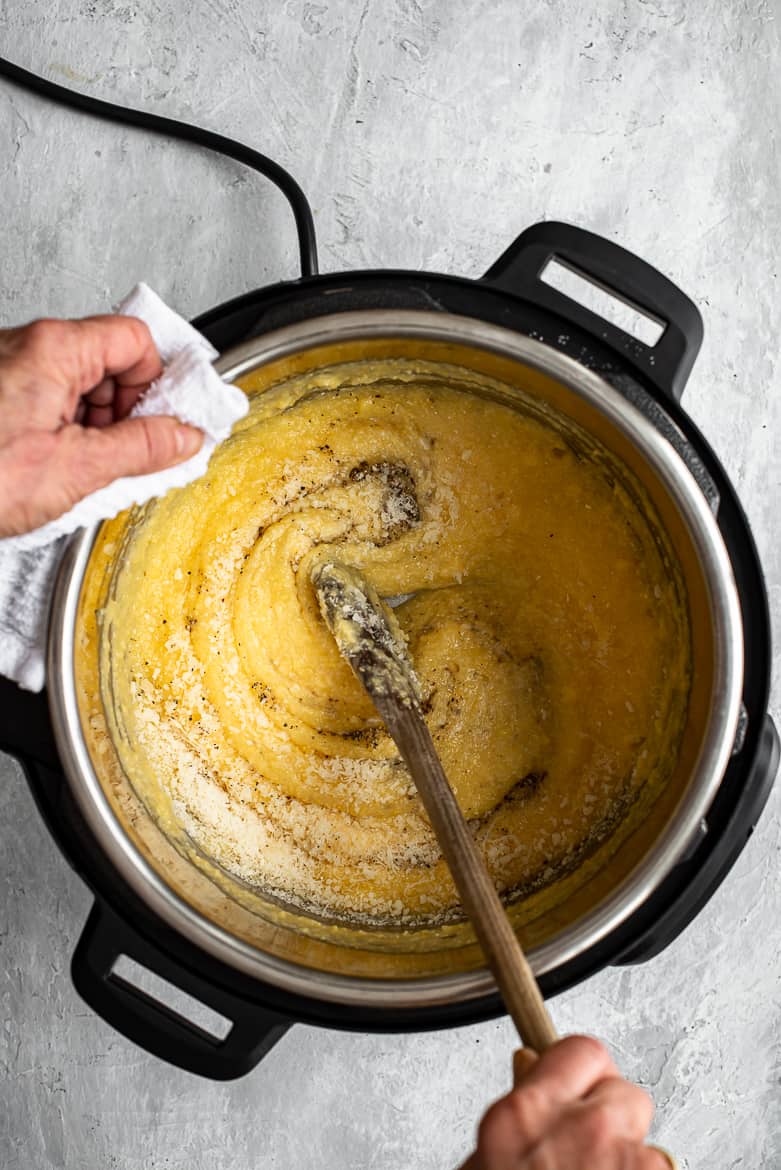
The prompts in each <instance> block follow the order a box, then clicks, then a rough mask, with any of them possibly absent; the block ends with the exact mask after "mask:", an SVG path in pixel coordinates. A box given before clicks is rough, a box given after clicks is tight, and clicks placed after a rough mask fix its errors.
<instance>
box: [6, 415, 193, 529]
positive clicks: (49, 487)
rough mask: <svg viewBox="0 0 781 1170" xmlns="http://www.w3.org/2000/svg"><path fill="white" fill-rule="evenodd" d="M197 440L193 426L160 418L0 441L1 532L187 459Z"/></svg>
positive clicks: (34, 524) (37, 522)
mask: <svg viewBox="0 0 781 1170" xmlns="http://www.w3.org/2000/svg"><path fill="white" fill-rule="evenodd" d="M202 442H203V434H202V432H201V431H199V430H197V429H196V428H195V427H190V426H186V425H185V424H183V423H179V422H178V421H177V420H176V419H173V418H162V417H160V418H138V419H125V420H124V421H123V422H119V423H114V424H113V425H112V426H109V427H105V428H103V429H96V428H94V427H80V426H77V425H70V426H66V427H62V428H61V429H60V430H59V431H57V432H56V433H54V432H44V431H35V432H32V433H29V434H26V435H22V436H20V437H19V438H17V439H14V440H12V441H11V442H9V443H6V444H3V445H0V489H2V496H3V507H2V509H1V510H0V536H15V535H18V534H19V533H21V532H30V531H32V529H34V528H39V527H40V526H41V525H42V524H46V523H47V522H48V521H49V520H54V519H55V518H56V517H57V516H61V515H62V514H63V513H64V512H67V511H68V510H69V509H70V508H72V507H73V505H74V504H76V503H77V502H78V501H79V500H81V499H83V498H84V496H87V495H89V494H90V492H93V491H96V490H97V489H98V488H101V487H105V485H106V484H108V483H111V482H112V481H113V480H115V479H117V478H118V477H120V476H124V475H143V474H146V473H148V472H151V471H160V470H162V469H163V468H165V467H171V466H173V465H174V464H176V463H180V462H182V461H183V460H185V459H189V458H190V457H191V456H192V455H194V454H195V453H196V451H198V450H199V449H200V447H201V444H202Z"/></svg>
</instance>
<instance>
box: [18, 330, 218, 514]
mask: <svg viewBox="0 0 781 1170" xmlns="http://www.w3.org/2000/svg"><path fill="white" fill-rule="evenodd" d="M161 368H162V367H161V364H160V357H159V354H158V352H157V350H156V348H155V344H154V342H153V341H152V336H151V334H150V332H149V330H148V329H147V327H146V325H145V324H144V323H143V321H139V320H138V319H137V318H135V317H111V316H105V317H87V318H85V319H84V320H81V321H58V320H45V321H33V322H32V324H30V325H24V326H22V327H21V328H19V329H2V330H0V536H14V535H18V534H19V533H22V532H30V531H31V530H32V529H34V528H39V527H40V526H41V525H42V524H45V523H46V522H47V521H49V520H54V519H55V518H56V517H57V516H61V515H62V514H63V513H64V512H67V511H69V509H70V508H72V507H73V505H74V504H75V503H77V502H78V501H79V500H80V499H82V498H83V497H84V496H87V495H89V494H90V493H91V492H93V491H95V490H96V489H97V488H100V487H104V486H105V485H106V484H108V483H111V482H112V480H115V479H117V478H119V477H120V476H123V475H143V474H146V473H147V472H151V471H161V470H162V469H163V468H165V467H170V466H172V465H173V464H175V463H181V462H183V461H184V460H185V459H189V458H190V457H191V456H192V455H194V454H195V453H196V451H198V449H199V448H200V446H201V443H202V441H203V434H202V432H201V431H199V430H198V429H197V428H195V427H191V426H187V425H185V424H184V423H180V422H178V421H177V420H176V419H173V418H165V417H160V418H134V419H129V418H128V417H127V415H128V414H129V413H130V411H131V409H132V408H133V406H134V405H135V403H136V401H137V400H138V399H139V398H140V397H141V395H142V394H143V393H144V391H145V390H146V389H147V387H148V386H149V383H150V382H152V381H153V380H154V379H155V378H156V377H158V375H159V374H160V373H161Z"/></svg>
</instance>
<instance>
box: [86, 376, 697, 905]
mask: <svg viewBox="0 0 781 1170" xmlns="http://www.w3.org/2000/svg"><path fill="white" fill-rule="evenodd" d="M470 378H471V376H470V375H468V374H467V373H466V371H463V370H459V369H458V368H456V367H452V368H450V367H447V366H445V365H443V364H441V363H429V364H428V365H427V364H426V363H422V362H419V363H416V366H415V368H414V369H412V368H410V367H409V366H408V365H407V364H405V362H404V361H403V360H401V359H393V360H389V361H384V362H382V363H370V362H354V363H349V364H345V365H343V366H341V367H331V368H329V369H328V370H325V371H323V372H321V373H319V374H318V373H314V374H312V373H310V374H307V375H301V376H297V377H293V378H290V379H289V380H287V381H286V382H284V383H283V384H281V385H278V386H276V387H275V388H272V389H269V390H266V391H264V392H263V393H260V394H256V395H252V394H251V409H250V413H249V414H248V416H247V417H246V418H245V419H243V420H242V421H241V422H240V423H239V424H238V425H237V426H236V428H235V429H234V432H233V435H232V436H231V438H230V439H229V440H228V441H227V442H225V443H224V444H222V446H221V447H220V448H219V449H218V450H217V451H216V453H215V454H214V456H213V458H212V461H211V464H210V466H209V470H208V473H207V475H206V476H204V477H203V478H202V479H201V480H199V481H197V482H195V483H193V484H191V485H190V486H188V487H186V488H183V489H181V490H177V491H173V492H171V493H169V494H168V495H167V496H166V497H165V498H163V499H162V500H159V501H157V502H156V503H154V504H153V505H149V506H147V507H146V508H145V509H144V510H143V513H142V514H141V515H140V516H139V521H138V522H137V523H135V524H133V525H132V526H131V529H130V530H129V536H128V538H127V541H126V545H125V547H124V549H123V551H122V556H121V558H119V560H118V563H117V567H116V569H115V571H114V578H113V582H112V589H111V594H110V597H109V599H108V601H107V603H106V607H105V611H104V612H103V613H102V615H101V619H100V620H101V624H102V630H103V637H102V650H101V654H102V657H101V678H102V686H103V691H104V703H105V707H106V710H107V712H108V717H109V721H110V722H113V724H114V726H113V738H114V742H115V744H116V745H117V750H118V752H119V755H120V758H121V761H122V765H123V768H124V770H125V772H126V774H127V776H128V777H129V778H130V779H131V781H132V783H133V785H134V787H135V789H136V791H137V792H138V793H140V794H141V796H142V797H143V799H144V800H145V802H146V804H147V806H148V807H149V808H150V810H151V811H153V812H154V814H155V816H156V817H158V819H159V820H160V822H161V823H166V822H167V823H169V824H171V823H174V822H175V823H176V824H177V825H178V826H179V827H180V828H181V829H182V830H183V832H184V834H185V835H186V837H187V839H188V840H189V841H190V842H191V843H192V845H193V848H194V849H196V850H197V851H198V852H199V853H200V854H201V855H203V856H204V857H206V858H208V859H210V861H211V862H213V863H214V865H215V866H216V867H217V868H218V869H219V870H220V871H224V872H226V873H227V874H230V875H233V876H235V877H238V878H239V879H241V880H242V882H244V883H246V884H248V885H249V886H251V887H254V888H257V889H260V890H263V891H264V892H266V893H268V894H272V895H274V896H275V897H277V898H279V899H282V900H283V901H284V902H285V903H287V904H291V905H293V906H296V907H300V908H303V909H305V910H307V911H311V912H313V913H316V914H318V915H323V916H326V917H327V918H329V919H331V920H333V919H336V920H344V921H363V922H368V923H372V922H376V923H382V924H393V923H399V924H416V923H424V922H438V921H443V920H447V919H448V918H449V917H453V916H455V915H457V914H458V905H457V899H456V895H455V891H454V888H453V885H452V882H451V880H450V877H449V874H448V873H447V870H446V867H445V865H444V862H443V861H442V858H441V855H440V853H439V849H438V847H437V844H436V841H435V839H434V837H433V834H432V831H431V828H430V826H429V824H428V822H427V820H426V817H425V814H424V812H423V810H422V807H421V805H420V802H419V799H418V797H417V794H416V792H415V790H414V787H413V785H412V783H411V780H410V777H409V775H408V773H407V771H406V768H405V767H404V765H403V764H402V763H401V761H400V760H399V758H398V755H397V753H396V750H395V747H394V745H393V743H392V741H391V740H390V738H389V737H388V735H387V734H386V732H385V730H384V728H383V727H382V725H381V723H380V722H379V720H378V718H377V716H376V715H375V713H374V710H373V708H372V706H371V703H370V702H369V700H368V698H367V697H366V695H365V694H364V692H363V691H362V689H361V686H360V685H359V683H358V682H357V681H356V679H355V678H354V676H353V674H352V672H351V670H350V668H349V666H348V665H347V664H346V663H345V662H344V661H343V660H342V659H341V658H340V656H339V653H338V651H337V648H336V645H335V643H334V641H333V638H332V637H331V635H330V633H329V631H328V629H327V627H326V625H325V624H324V622H323V620H322V617H321V615H320V612H319V608H318V604H317V599H316V597H315V594H314V591H313V587H312V584H311V581H312V573H313V571H314V570H315V569H316V566H317V564H318V562H320V561H322V560H323V559H324V558H336V559H338V560H339V561H340V562H343V563H345V564H347V565H352V566H355V567H356V568H358V569H360V570H361V571H362V572H363V573H364V574H365V575H366V577H367V578H368V579H369V580H370V581H371V582H372V583H373V585H374V586H375V587H376V589H377V590H378V592H379V593H380V595H381V596H382V597H383V598H386V599H390V601H391V604H392V605H393V607H394V612H395V616H396V618H397V620H398V623H399V626H400V628H401V630H402V632H403V634H404V636H405V638H406V640H407V644H408V648H409V653H410V656H411V659H412V661H413V663H414V667H415V671H416V673H417V676H418V678H419V679H420V682H421V686H422V689H423V699H424V711H425V714H426V719H427V722H428V725H429V727H430V729H431V732H432V735H433V737H434V741H435V744H436V747H437V750H438V752H439V754H440V756H441V758H442V761H443V764H444V767H445V770H446V772H447V774H448V776H449V778H450V781H451V783H452V785H453V787H454V789H455V792H456V795H457V797H458V800H459V802H460V804H461V807H462V808H463V810H464V813H465V814H466V816H467V818H468V819H469V821H470V824H471V826H472V828H473V831H474V834H475V837H476V840H477V842H478V843H479V846H480V848H481V850H482V851H483V854H484V856H485V859H486V861H487V863H488V866H489V869H490V871H491V873H492V874H493V876H494V878H495V880H496V882H497V884H498V886H499V887H500V889H501V890H503V891H506V892H507V893H508V895H513V896H517V897H522V896H523V895H524V893H526V892H530V891H532V890H536V889H539V888H541V886H544V885H545V884H546V883H547V882H550V881H552V880H554V879H555V878H558V877H559V876H561V874H562V873H566V872H568V870H571V869H572V868H573V867H576V866H577V865H579V864H580V863H581V862H582V860H583V859H584V857H586V856H588V854H589V851H593V850H594V849H595V848H597V847H598V846H599V845H600V844H601V843H603V842H604V841H605V840H606V838H607V837H608V836H609V835H610V834H611V833H613V832H614V830H615V828H616V825H618V824H620V823H621V821H622V818H625V817H626V815H627V813H628V810H630V809H631V808H632V807H633V806H635V805H636V803H637V801H638V800H639V799H640V796H641V795H642V793H643V792H645V791H646V790H647V789H648V787H649V786H650V785H654V784H655V785H658V784H660V783H662V782H663V781H664V779H665V769H666V768H667V769H668V770H669V767H672V765H673V764H674V751H673V754H672V756H671V755H670V751H671V745H672V747H673V748H674V746H675V742H676V737H677V736H679V735H680V732H681V727H682V722H683V719H684V717H685V710H686V701H687V692H688V674H687V663H688V654H689V632H688V623H687V615H686V606H685V603H684V602H683V601H682V587H681V584H680V579H679V576H678V574H677V572H676V571H675V567H674V565H673V564H672V563H671V554H670V552H669V549H667V548H666V546H665V543H664V539H663V537H662V536H660V533H659V532H658V531H657V530H656V528H655V527H654V524H653V520H652V513H651V510H650V507H648V508H645V507H640V506H638V499H639V498H640V497H639V496H638V495H637V493H633V491H631V490H627V488H626V486H625V484H624V483H622V481H621V479H620V478H619V477H617V476H616V475H615V474H614V473H610V472H609V468H608V464H607V462H606V461H605V460H603V459H601V458H599V457H597V455H598V452H595V450H594V449H592V451H591V453H589V451H588V450H587V449H586V446H587V445H586V446H583V447H581V448H579V446H578V443H577V442H576V441H573V439H572V435H571V434H565V433H564V431H563V430H562V429H561V428H559V427H557V425H556V423H555V419H553V418H551V419H548V420H546V419H544V418H542V417H540V416H539V415H538V414H537V415H535V413H534V412H533V411H527V410H525V409H524V406H523V400H522V396H520V397H519V399H518V405H517V408H514V407H513V406H511V405H509V404H508V402H507V401H506V397H505V399H504V400H502V401H500V400H498V398H497V397H494V396H492V393H491V385H490V379H479V383H478V381H476V380H475V379H471V381H470ZM244 384H245V386H246V387H247V388H248V390H249V391H250V393H251V390H252V376H251V375H250V376H249V378H248V379H247V380H246V381H245V383H244ZM627 474H628V473H627ZM639 490H640V489H639V488H638V489H637V491H638V492H639ZM109 635H110V636H109ZM665 761H668V763H665ZM669 761H672V762H669Z"/></svg>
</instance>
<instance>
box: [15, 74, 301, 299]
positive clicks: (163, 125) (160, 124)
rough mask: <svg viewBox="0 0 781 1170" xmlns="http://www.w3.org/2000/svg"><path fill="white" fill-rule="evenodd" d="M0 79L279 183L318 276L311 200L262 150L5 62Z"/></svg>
mask: <svg viewBox="0 0 781 1170" xmlns="http://www.w3.org/2000/svg"><path fill="white" fill-rule="evenodd" d="M0 76H2V77H6V78H8V80H9V81H12V82H14V84H16V85H20V86H22V87H23V88H24V89H29V90H31V91H32V92H33V93H37V94H40V96H41V97H45V98H50V99H51V100H52V101H54V102H59V103H60V104H61V105H65V106H72V107H73V108H74V109H76V110H82V111H83V112H84V113H87V114H92V115H93V116H94V117H96V118H104V119H106V120H107V121H109V122H123V123H125V124H126V125H128V126H138V127H139V128H140V129H142V130H151V131H152V132H153V133H155V134H165V135H167V136H168V137H169V138H180V139H182V140H183V141H184V142H193V143H195V145H196V146H205V147H206V148H207V149H208V150H213V151H216V152H217V153H218V154H224V155H227V156H228V158H233V159H235V160H236V161H237V162H240V163H244V165H245V166H248V167H251V168H252V170H254V171H257V172H258V174H261V175H263V176H264V177H265V178H267V179H269V180H270V181H271V182H272V183H274V184H275V185H276V186H277V187H278V188H279V190H280V191H281V192H282V194H283V195H284V196H285V198H286V199H287V201H288V203H289V204H290V209H291V211H292V212H293V216H294V218H295V221H296V231H297V233H298V247H299V252H300V255H301V275H302V276H315V275H317V271H318V264H317V241H316V238H315V224H314V219H313V217H312V209H311V207H310V206H309V202H308V200H307V198H306V195H305V194H304V192H303V191H302V190H301V188H300V187H299V185H298V183H297V182H296V180H295V179H294V178H293V176H292V175H291V174H289V173H288V172H287V171H286V170H285V169H284V167H281V166H280V165H279V163H276V162H274V161H273V159H270V158H267V157H266V155H265V154H260V152H259V151H257V150H252V149H251V148H250V147H249V146H245V145H244V144H243V143H241V142H235V141H234V140H233V139H232V138H226V137H225V135H223V134H215V133H214V132H213V131H212V130H204V129H203V128H202V127H201V126H191V125H190V123H189V122H179V121H178V120H177V119H175V118H163V117H161V116H160V115H159V114H149V113H146V111H144V110H133V109H129V108H128V107H127V106H120V105H117V104H116V103H115V102H107V101H103V100H101V99H99V98H94V97H89V96H88V95H87V94H84V93H78V92H77V91H76V90H72V89H68V88H66V86H64V85H57V84H56V83H55V82H53V81H47V80H46V78H44V77H39V76H38V74H36V73H30V71H29V70H27V69H22V68H20V66H19V65H14V64H13V63H12V62H11V61H6V60H5V58H3V57H0Z"/></svg>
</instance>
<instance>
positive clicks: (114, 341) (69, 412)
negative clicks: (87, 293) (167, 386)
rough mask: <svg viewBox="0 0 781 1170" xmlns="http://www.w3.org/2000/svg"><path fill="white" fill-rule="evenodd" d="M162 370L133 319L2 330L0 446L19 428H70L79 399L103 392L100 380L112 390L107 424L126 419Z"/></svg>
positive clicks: (53, 323) (145, 330) (39, 324)
mask: <svg viewBox="0 0 781 1170" xmlns="http://www.w3.org/2000/svg"><path fill="white" fill-rule="evenodd" d="M161 371H162V366H161V363H160V356H159V354H158V352H157V349H156V348H155V344H154V341H153V340H152V335H151V334H150V332H149V329H148V328H147V326H146V325H145V324H144V323H143V321H139V320H138V319H137V318H135V317H119V316H104V317H87V318H85V319H84V320H82V321H56V320H43V321H33V322H32V324H30V325H26V326H24V327H23V328H21V329H9V330H5V331H3V332H2V333H0V395H1V396H2V404H3V428H2V430H3V433H2V434H0V441H7V440H8V439H10V438H12V437H13V435H14V434H16V433H18V432H19V431H20V430H21V429H22V428H24V427H27V428H30V429H35V430H52V429H54V428H56V427H59V426H61V425H62V424H63V423H68V422H72V421H73V420H74V418H75V417H76V413H77V408H78V406H79V403H80V401H81V398H82V395H85V394H89V393H90V392H95V391H96V389H97V390H99V391H101V393H102V394H104V393H105V389H106V387H105V386H104V385H102V384H103V383H104V379H109V382H108V383H107V385H111V386H113V388H114V392H113V401H114V410H113V416H112V420H116V419H119V418H124V417H125V415H127V413H128V412H129V411H130V409H131V408H132V406H133V405H134V403H135V402H136V401H137V400H138V398H139V397H140V395H141V394H142V393H143V391H144V390H146V388H147V387H148V385H149V383H150V382H152V381H154V379H155V378H157V377H158V376H159V375H160V373H161ZM96 405H98V406H106V405H108V402H107V401H106V402H98V403H96ZM102 417H103V419H104V420H105V415H104V416H102Z"/></svg>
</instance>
